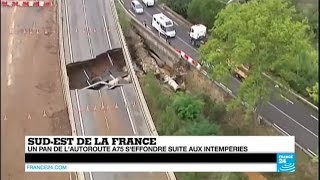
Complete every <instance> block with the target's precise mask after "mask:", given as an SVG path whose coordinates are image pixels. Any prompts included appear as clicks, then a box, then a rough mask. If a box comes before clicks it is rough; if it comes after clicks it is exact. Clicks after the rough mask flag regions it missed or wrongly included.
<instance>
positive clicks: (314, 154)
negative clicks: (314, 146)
mask: <svg viewBox="0 0 320 180" xmlns="http://www.w3.org/2000/svg"><path fill="white" fill-rule="evenodd" d="M307 151H309V152H310V153H311V154H312V155H313V156H317V154H316V153H314V152H313V151H311V150H310V149H309V148H308V149H307Z"/></svg>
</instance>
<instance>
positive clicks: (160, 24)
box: [151, 13, 176, 38]
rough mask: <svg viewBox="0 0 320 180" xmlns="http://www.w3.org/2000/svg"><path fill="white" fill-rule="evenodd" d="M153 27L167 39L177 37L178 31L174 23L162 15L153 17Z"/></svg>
mask: <svg viewBox="0 0 320 180" xmlns="http://www.w3.org/2000/svg"><path fill="white" fill-rule="evenodd" d="M151 25H152V27H154V28H155V29H156V30H157V31H158V32H159V33H161V34H163V35H165V36H167V37H171V38H173V37H175V36H176V30H175V29H174V27H173V21H172V20H171V19H169V18H168V17H167V16H165V15H164V14H162V13H159V14H154V15H153V16H152V23H151Z"/></svg>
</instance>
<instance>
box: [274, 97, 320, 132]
mask: <svg viewBox="0 0 320 180" xmlns="http://www.w3.org/2000/svg"><path fill="white" fill-rule="evenodd" d="M268 104H269V105H270V106H272V107H273V108H275V109H277V110H278V111H280V112H281V113H282V114H283V115H285V116H287V117H288V118H289V119H291V120H292V121H293V122H295V123H297V124H298V125H299V126H300V127H302V128H303V129H305V130H306V131H308V132H309V133H310V134H312V135H313V136H315V137H316V138H318V136H317V135H316V134H314V133H313V132H312V131H310V130H309V129H307V128H306V127H304V126H303V125H301V124H300V123H299V122H297V121H296V120H294V119H293V118H292V117H290V116H289V115H287V114H286V113H284V112H283V111H281V109H279V108H277V107H276V106H275V105H273V104H271V103H270V102H268Z"/></svg>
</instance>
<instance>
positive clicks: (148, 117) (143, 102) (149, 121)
mask: <svg viewBox="0 0 320 180" xmlns="http://www.w3.org/2000/svg"><path fill="white" fill-rule="evenodd" d="M111 2H112V7H111V8H112V13H113V15H114V17H115V20H116V29H117V32H118V34H119V37H120V42H121V44H122V49H123V53H124V57H126V58H125V61H126V63H127V65H128V67H129V73H130V75H131V77H132V79H133V84H134V86H135V89H136V92H137V94H138V96H139V98H138V99H139V100H140V101H139V104H140V106H141V107H142V109H143V111H144V115H145V119H146V121H147V125H148V126H149V130H150V133H151V135H154V136H158V132H157V129H156V127H155V125H154V123H153V120H152V116H151V113H150V111H149V108H148V106H147V102H146V100H145V98H144V95H143V92H142V89H141V86H140V83H139V80H138V77H137V75H136V73H135V71H134V69H133V65H132V58H131V55H130V52H129V49H128V46H127V43H126V41H125V37H124V35H123V31H122V28H121V26H120V23H119V17H118V14H117V12H116V6H115V4H114V1H111ZM118 3H119V4H120V5H121V6H122V8H123V9H124V11H125V12H126V13H128V14H130V13H129V12H127V10H126V9H125V8H124V6H123V4H122V3H121V2H120V1H119V0H118ZM167 177H168V179H170V180H176V177H175V175H174V173H173V172H167Z"/></svg>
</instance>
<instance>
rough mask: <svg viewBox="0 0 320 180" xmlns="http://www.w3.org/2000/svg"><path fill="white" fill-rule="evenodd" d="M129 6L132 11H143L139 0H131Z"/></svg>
mask: <svg viewBox="0 0 320 180" xmlns="http://www.w3.org/2000/svg"><path fill="white" fill-rule="evenodd" d="M131 8H132V10H133V12H134V13H136V14H142V13H143V7H142V5H141V4H140V2H139V1H137V0H133V1H132V2H131Z"/></svg>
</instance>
